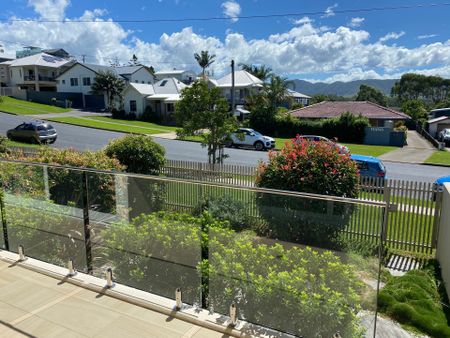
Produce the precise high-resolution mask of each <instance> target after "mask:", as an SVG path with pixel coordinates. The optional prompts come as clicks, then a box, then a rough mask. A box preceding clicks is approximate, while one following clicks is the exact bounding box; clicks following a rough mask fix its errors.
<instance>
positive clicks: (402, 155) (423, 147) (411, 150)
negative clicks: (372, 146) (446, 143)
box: [380, 130, 436, 163]
mask: <svg viewBox="0 0 450 338" xmlns="http://www.w3.org/2000/svg"><path fill="white" fill-rule="evenodd" d="M407 140H408V145H406V146H404V147H403V148H399V149H397V150H394V151H390V152H388V153H386V154H384V155H381V156H380V158H381V159H382V160H384V161H395V162H405V163H423V162H425V160H426V159H427V158H428V157H430V156H431V155H432V154H433V152H434V151H435V150H436V149H435V148H434V147H433V146H432V145H431V143H429V142H428V141H427V140H425V139H424V138H423V137H422V136H420V135H419V134H418V133H417V132H416V131H415V130H408V139H407Z"/></svg>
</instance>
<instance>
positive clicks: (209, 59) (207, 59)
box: [194, 50, 216, 78]
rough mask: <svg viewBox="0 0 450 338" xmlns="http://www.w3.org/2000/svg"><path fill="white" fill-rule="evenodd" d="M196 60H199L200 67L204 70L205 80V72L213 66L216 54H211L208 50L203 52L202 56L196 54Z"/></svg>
mask: <svg viewBox="0 0 450 338" xmlns="http://www.w3.org/2000/svg"><path fill="white" fill-rule="evenodd" d="M194 57H195V60H197V62H198V65H199V66H200V67H201V68H202V74H203V78H205V70H206V68H208V67H209V66H211V65H212V64H213V62H214V61H216V60H214V59H215V58H216V54H209V52H208V51H207V50H202V51H201V52H200V55H199V54H198V53H195V54H194Z"/></svg>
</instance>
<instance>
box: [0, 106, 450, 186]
mask: <svg viewBox="0 0 450 338" xmlns="http://www.w3.org/2000/svg"><path fill="white" fill-rule="evenodd" d="M32 119H33V118H32V117H29V116H15V115H9V114H4V113H0V134H1V135H6V131H7V130H8V129H11V128H14V127H16V126H17V125H18V124H20V123H22V122H23V121H29V120H32ZM52 124H53V125H54V126H55V128H56V130H57V132H58V140H57V141H56V143H55V144H54V145H53V146H54V147H57V148H69V147H71V148H75V149H78V150H88V149H89V150H98V149H101V148H103V147H104V146H106V145H107V144H108V142H109V141H110V140H111V139H114V138H117V137H121V136H123V135H124V134H123V133H117V132H111V131H104V130H98V129H92V128H84V127H77V126H70V125H66V124H60V123H54V122H52ZM155 141H156V142H158V143H159V144H161V145H162V146H163V147H164V148H165V149H166V157H167V158H168V159H173V160H184V161H196V162H207V160H208V158H207V153H206V149H205V148H202V147H201V145H200V144H198V143H194V142H185V141H177V140H167V139H161V138H155ZM226 153H227V154H228V155H229V158H227V159H226V160H225V162H226V163H230V164H238V165H256V164H257V163H258V161H260V160H267V152H257V151H254V150H243V149H227V150H226ZM384 163H385V165H386V169H387V174H388V177H389V178H392V179H402V180H409V181H424V182H434V180H435V179H436V178H438V177H441V176H444V175H450V168H448V167H439V166H428V165H420V164H409V163H397V162H384Z"/></svg>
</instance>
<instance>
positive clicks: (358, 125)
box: [250, 109, 370, 143]
mask: <svg viewBox="0 0 450 338" xmlns="http://www.w3.org/2000/svg"><path fill="white" fill-rule="evenodd" d="M250 125H251V127H252V128H254V129H255V130H258V131H259V132H261V133H264V134H267V135H271V136H274V137H282V138H291V137H294V136H295V135H321V136H325V137H328V138H330V139H333V138H337V139H338V140H339V141H341V142H348V143H362V142H363V140H364V135H365V128H366V127H369V126H370V123H369V120H368V119H367V118H366V117H363V116H361V115H353V114H352V113H350V112H344V113H342V114H341V115H340V116H339V117H335V118H329V119H322V120H314V121H308V120H301V119H298V118H295V117H292V115H290V114H285V115H284V114H283V115H282V114H278V115H276V114H275V113H274V112H273V110H264V109H260V110H255V111H254V112H253V111H252V114H251V115H250Z"/></svg>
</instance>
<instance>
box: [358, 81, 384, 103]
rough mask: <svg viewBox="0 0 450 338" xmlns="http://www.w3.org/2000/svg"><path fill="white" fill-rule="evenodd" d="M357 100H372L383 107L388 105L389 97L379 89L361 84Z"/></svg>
mask: <svg viewBox="0 0 450 338" xmlns="http://www.w3.org/2000/svg"><path fill="white" fill-rule="evenodd" d="M356 101H370V102H373V103H377V104H379V105H380V106H383V107H386V106H387V99H386V97H385V96H384V94H383V93H382V92H380V91H379V90H377V89H375V88H373V87H370V86H366V85H361V86H360V87H359V92H358V94H357V95H356Z"/></svg>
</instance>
